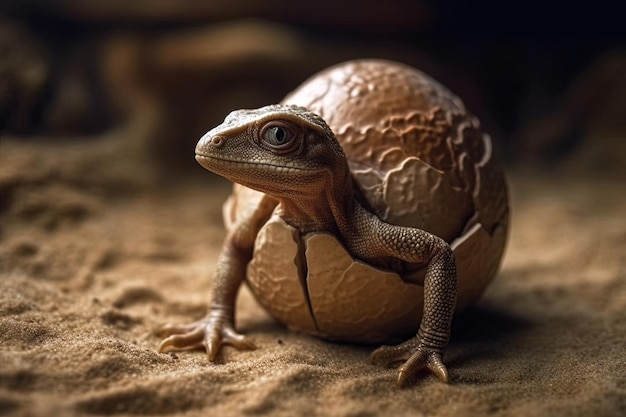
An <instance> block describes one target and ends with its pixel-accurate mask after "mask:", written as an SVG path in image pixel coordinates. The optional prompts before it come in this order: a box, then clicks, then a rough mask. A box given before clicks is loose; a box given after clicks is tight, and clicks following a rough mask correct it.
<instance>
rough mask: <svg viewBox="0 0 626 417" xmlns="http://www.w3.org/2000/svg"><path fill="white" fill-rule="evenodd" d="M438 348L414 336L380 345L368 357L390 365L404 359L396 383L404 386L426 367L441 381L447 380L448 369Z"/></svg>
mask: <svg viewBox="0 0 626 417" xmlns="http://www.w3.org/2000/svg"><path fill="white" fill-rule="evenodd" d="M441 354H442V352H441V351H440V350H439V349H433V348H429V347H427V346H424V345H423V344H422V343H420V342H419V339H418V338H417V337H414V338H412V339H410V340H407V341H406V342H404V343H402V344H400V345H397V346H381V347H379V348H378V349H376V350H375V351H374V352H372V355H371V357H370V359H371V361H372V363H373V364H375V365H386V366H389V365H392V364H394V363H397V362H402V361H404V364H403V365H402V366H401V367H400V372H399V373H398V380H397V383H398V385H399V386H401V387H402V386H405V385H406V384H407V382H408V381H409V380H410V379H411V378H412V377H413V376H414V375H415V374H417V373H418V372H419V371H421V370H423V369H428V370H429V371H430V372H432V373H433V374H435V375H436V376H437V378H439V379H440V380H441V381H443V382H446V383H447V382H448V380H449V376H448V369H447V368H446V366H445V365H444V364H443V361H442V359H441Z"/></svg>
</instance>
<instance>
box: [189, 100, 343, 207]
mask: <svg viewBox="0 0 626 417" xmlns="http://www.w3.org/2000/svg"><path fill="white" fill-rule="evenodd" d="M196 160H197V161H198V162H199V163H200V165H202V166H203V167H204V168H206V169H208V170H209V171H212V172H214V173H216V174H218V175H221V176H223V177H225V178H227V179H229V180H231V181H233V182H237V183H239V184H241V185H244V186H246V187H249V188H252V189H255V190H257V191H261V192H264V193H267V194H270V195H273V196H275V197H290V196H294V195H311V194H312V193H315V192H316V191H315V188H316V187H326V186H330V184H329V183H328V182H329V181H332V180H333V177H335V178H336V177H338V176H339V177H341V176H345V175H347V173H348V172H349V171H348V166H347V162H346V157H345V155H344V153H343V151H342V149H341V146H340V145H339V143H338V142H337V140H336V138H335V135H334V134H333V132H332V130H331V129H330V127H328V125H327V124H326V122H324V121H323V120H322V119H321V118H320V117H319V116H318V115H316V114H315V113H312V112H310V111H308V110H307V109H305V108H303V107H297V106H290V105H271V106H266V107H261V108H259V109H254V110H236V111H233V112H232V113H230V114H229V115H228V116H227V117H226V119H225V120H224V122H223V123H222V124H221V125H219V126H217V127H215V128H213V129H211V130H210V131H208V132H207V133H206V134H205V135H204V136H202V138H201V139H200V141H199V142H198V144H197V145H196Z"/></svg>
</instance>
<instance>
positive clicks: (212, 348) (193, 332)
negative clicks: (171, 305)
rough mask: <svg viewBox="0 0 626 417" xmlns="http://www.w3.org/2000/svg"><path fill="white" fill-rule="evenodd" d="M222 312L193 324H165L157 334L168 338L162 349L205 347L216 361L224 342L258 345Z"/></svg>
mask: <svg viewBox="0 0 626 417" xmlns="http://www.w3.org/2000/svg"><path fill="white" fill-rule="evenodd" d="M220 313H221V312H212V313H211V314H209V316H208V317H206V318H204V319H202V320H199V321H196V322H194V323H191V324H185V325H172V324H166V325H164V326H161V327H160V328H159V329H158V330H157V335H159V336H162V337H165V339H163V341H162V342H161V343H160V344H159V348H158V351H159V352H162V353H167V352H179V351H184V350H191V349H202V348H203V349H204V350H205V351H206V353H207V356H208V358H209V361H211V362H215V358H216V357H217V354H218V353H219V351H220V349H221V347H222V346H224V345H228V346H233V347H235V348H237V349H240V350H253V349H256V346H255V345H254V343H253V342H252V341H251V340H249V339H248V338H247V337H246V336H244V335H242V334H240V333H237V331H235V329H234V326H233V325H232V323H231V322H230V321H229V320H227V319H226V318H225V317H224V315H223V314H220Z"/></svg>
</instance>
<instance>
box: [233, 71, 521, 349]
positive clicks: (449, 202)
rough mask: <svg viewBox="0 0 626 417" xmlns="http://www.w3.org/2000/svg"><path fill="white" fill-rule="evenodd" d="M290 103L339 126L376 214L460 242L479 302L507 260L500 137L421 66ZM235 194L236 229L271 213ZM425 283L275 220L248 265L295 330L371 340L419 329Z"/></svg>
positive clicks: (461, 281)
mask: <svg viewBox="0 0 626 417" xmlns="http://www.w3.org/2000/svg"><path fill="white" fill-rule="evenodd" d="M283 104H295V105H300V106H304V107H307V108H308V109H309V110H311V111H314V112H315V113H317V114H319V115H320V116H321V117H322V118H323V119H324V120H325V121H326V122H327V123H328V125H329V126H330V127H331V129H332V130H333V132H334V133H335V135H336V137H337V139H338V140H339V142H340V144H341V146H342V148H343V149H344V152H345V154H346V157H347V159H348V163H349V165H350V169H351V172H352V175H353V178H354V180H355V187H356V189H357V195H359V196H360V197H359V198H360V200H361V201H364V203H365V204H366V205H367V206H369V208H370V209H371V210H372V211H373V212H375V213H376V214H377V215H378V216H379V217H381V218H382V219H383V220H385V221H387V222H389V223H393V224H397V225H403V226H410V227H416V228H420V229H423V230H427V231H429V232H431V233H433V234H435V235H437V236H439V237H441V238H443V239H444V240H446V241H447V242H448V243H449V244H450V245H451V247H452V249H453V250H454V253H455V256H456V262H457V275H458V296H457V308H462V307H464V306H466V305H468V304H470V303H472V302H473V301H475V300H476V299H477V298H479V297H480V295H481V294H482V293H483V291H484V289H485V288H486V287H487V285H488V284H489V282H490V281H491V280H492V279H493V277H494V275H495V274H496V272H497V270H498V267H499V264H500V260H501V258H502V255H503V252H504V247H505V242H506V238H507V232H508V215H509V210H508V194H507V187H506V183H505V179H504V175H503V172H502V170H501V169H500V168H499V167H498V166H497V164H496V163H495V161H494V158H493V154H492V148H491V140H490V138H489V136H487V135H486V134H484V133H483V132H482V131H481V129H480V124H479V122H478V120H477V119H476V118H475V117H474V116H472V115H471V114H469V113H468V112H467V111H466V110H465V107H464V106H463V103H462V102H461V101H460V100H459V99H458V98H457V97H456V96H455V95H453V94H452V93H451V92H450V91H448V90H447V89H446V88H445V87H443V86H442V85H440V84H439V83H438V82H437V81H435V80H433V79H432V78H430V77H428V76H427V75H425V74H423V73H421V72H420V71H418V70H416V69H414V68H411V67H408V66H405V65H402V64H398V63H394V62H390V61H382V60H360V61H351V62H347V63H343V64H340V65H337V66H335V67H331V68H329V69H326V70H324V71H322V72H320V73H318V74H317V75H315V76H313V77H312V78H311V79H309V80H308V81H306V82H304V83H303V84H302V85H301V86H300V87H298V89H296V90H295V91H294V92H292V93H291V94H290V95H288V96H287V97H286V98H285V99H284V100H283ZM235 191H236V192H235V197H234V198H233V199H231V200H233V201H231V202H230V203H228V204H227V206H228V207H227V209H225V212H230V213H231V217H232V218H233V220H231V221H235V220H234V218H235V217H236V216H234V215H233V214H232V213H236V212H237V210H244V209H245V210H261V211H263V210H271V208H262V207H260V206H261V205H262V204H264V203H263V201H264V200H263V199H262V198H261V197H259V196H258V195H256V194H254V195H252V197H254V198H252V199H251V200H250V201H251V203H250V204H246V203H245V202H240V201H239V200H240V199H243V200H246V199H250V197H251V196H248V195H246V194H245V193H244V192H241V193H237V189H236V190H235ZM257 204H258V205H259V207H257ZM235 209H236V210H235ZM229 210H230V211H229ZM227 226H228V222H227ZM410 269H411V268H410V267H409V268H408V269H407V270H410ZM420 274H421V275H420ZM403 278H404V280H403ZM421 279H423V271H421V272H420V271H418V272H416V273H415V274H414V275H411V276H403V277H402V276H400V275H398V274H397V273H396V272H393V271H385V270H382V269H379V268H375V267H373V266H371V265H368V264H365V263H363V262H361V261H359V260H357V259H354V258H353V257H352V256H351V255H350V254H349V253H348V252H347V251H346V249H345V248H344V246H343V245H342V244H341V243H340V242H339V241H338V240H337V239H336V238H335V236H333V235H331V234H328V233H312V234H308V235H306V236H300V234H299V231H297V230H296V229H294V228H293V227H291V226H289V225H287V224H286V223H285V222H284V221H282V220H281V219H280V218H278V217H276V216H274V217H272V218H271V219H270V221H269V222H268V223H267V224H265V226H264V227H263V229H262V230H261V232H260V233H259V235H258V236H257V240H256V243H255V248H254V255H253V260H252V261H251V263H250V264H249V268H248V284H249V286H250V288H251V289H252V292H253V293H254V294H255V295H256V297H257V299H258V300H259V302H260V304H261V305H263V306H264V307H265V308H266V309H267V310H268V311H269V312H270V313H271V314H272V315H273V316H274V317H275V318H277V319H278V320H279V321H282V322H283V323H285V324H287V325H288V326H289V327H290V328H292V329H295V330H300V331H304V332H307V333H310V334H315V335H318V336H321V337H325V338H328V339H333V340H345V341H353V342H366V343H378V342H384V341H389V339H392V338H394V336H402V335H403V334H404V333H415V332H416V331H417V329H418V326H419V322H420V320H421V315H422V309H423V288H422V287H421V286H420V285H417V284H415V283H416V282H417V283H419V282H420V280H421ZM408 281H410V282H412V283H409V282H408Z"/></svg>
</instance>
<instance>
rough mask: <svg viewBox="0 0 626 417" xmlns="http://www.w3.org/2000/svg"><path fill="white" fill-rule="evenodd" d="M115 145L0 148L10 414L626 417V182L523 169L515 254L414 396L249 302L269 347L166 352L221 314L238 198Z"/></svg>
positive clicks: (3, 144)
mask: <svg viewBox="0 0 626 417" xmlns="http://www.w3.org/2000/svg"><path fill="white" fill-rule="evenodd" d="M98 146H100V145H98V144H89V145H87V146H79V147H76V146H73V145H67V144H63V143H52V144H50V143H48V144H46V143H37V142H31V143H29V142H26V143H15V142H11V141H7V140H0V227H1V230H0V415H2V416H89V415H115V416H131V415H167V416H183V415H184V416H207V415H215V416H237V415H253V416H254V415H273V416H299V415H323V416H361V417H365V416H375V415H390V416H391V415H393V416H464V415H469V416H479V415H493V416H539V415H545V416H623V415H626V414H625V413H626V314H625V313H624V312H625V311H626V255H625V254H626V220H625V214H626V193H625V192H624V181H623V180H624V178H621V177H609V176H605V177H603V178H599V177H594V176H593V175H590V174H585V173H572V172H561V173H555V172H552V173H547V172H530V171H524V170H523V169H519V168H518V169H517V170H513V171H511V172H510V184H511V191H512V210H513V226H512V232H511V236H510V243H509V245H508V250H507V254H506V258H505V261H504V264H503V267H502V271H501V273H500V274H499V276H498V277H497V279H496V281H495V282H494V283H493V285H492V286H491V287H490V288H489V290H488V291H487V293H486V294H485V295H484V297H483V298H482V299H481V301H480V302H479V303H478V304H477V305H476V306H474V307H472V308H469V309H468V310H466V311H464V312H462V313H460V314H459V315H458V316H457V317H456V318H455V321H454V325H453V336H452V340H451V344H450V347H449V349H448V351H447V353H446V356H445V360H446V363H447V364H448V368H449V371H450V376H451V382H450V383H449V384H447V385H446V384H443V383H441V382H439V381H438V380H437V379H436V378H435V377H433V376H431V375H427V374H423V375H420V377H419V378H418V379H416V380H415V381H414V383H412V384H411V385H410V386H409V387H407V388H403V389H400V388H398V387H397V386H396V384H395V378H396V373H397V371H396V370H394V369H387V368H381V367H376V366H373V365H371V364H370V363H369V361H368V355H369V353H370V351H371V350H372V349H373V347H371V346H354V345H349V344H336V343H329V342H325V341H322V340H319V339H316V338H313V337H309V336H306V335H302V334H296V333H292V332H289V331H288V330H286V329H285V328H283V327H282V326H281V325H279V324H277V323H276V322H274V321H273V320H272V319H271V318H270V317H269V316H268V315H267V314H266V313H265V312H264V311H263V310H262V309H261V308H260V307H259V306H258V305H257V304H256V303H255V301H254V299H253V298H252V297H251V296H250V294H249V293H248V292H247V291H246V290H243V291H242V293H241V296H240V299H239V303H238V310H237V319H238V326H239V329H240V330H241V331H242V332H245V333H246V334H248V335H250V336H251V337H253V339H254V341H255V342H256V344H257V346H258V349H257V350H255V351H241V352H240V351H236V350H234V349H232V348H226V349H224V350H223V351H222V353H221V354H220V356H219V359H218V363H217V364H211V363H209V362H208V361H207V358H206V356H205V355H204V354H203V353H202V352H200V351H192V352H182V353H177V354H159V353H157V352H156V347H157V345H158V343H159V338H158V337H157V336H155V335H154V330H155V329H156V328H157V327H158V326H159V325H160V324H162V323H167V322H180V323H184V322H189V321H191V320H195V319H198V318H201V317H202V316H203V314H204V313H205V311H206V307H207V300H208V298H209V294H210V291H211V287H212V285H213V282H212V275H213V271H214V268H215V262H216V258H217V254H218V251H219V248H220V245H221V241H222V239H223V236H224V229H223V226H222V223H221V204H222V202H223V201H224V199H225V198H226V196H227V195H228V192H229V187H230V186H229V184H228V183H226V182H224V181H222V180H220V179H218V178H216V177H214V176H212V175H210V174H208V173H204V172H201V170H200V169H199V168H198V169H197V170H196V171H194V173H188V174H184V173H180V174H179V173H178V172H167V167H163V166H161V167H156V168H155V167H152V168H149V169H139V168H142V167H144V168H145V166H149V164H148V162H147V161H144V160H139V159H138V160H133V159H128V155H126V154H122V153H120V155H118V156H119V158H118V159H115V160H114V161H115V163H113V162H111V161H112V160H111V159H110V158H109V159H107V160H106V161H99V160H97V157H94V156H93V155H101V154H102V153H101V152H99V150H98V149H99V148H98ZM89 149H91V150H89ZM94 149H95V150H94ZM111 152H112V153H111V154H110V155H115V149H113V150H112V151H111ZM85 155H87V156H85ZM89 155H91V156H89ZM88 156H89V157H88ZM124 157H126V158H127V159H124ZM89 158H92V159H93V158H96V159H94V160H92V159H89ZM146 164H147V165H146ZM190 164H193V162H192V161H190ZM144 165H145V166H144ZM76 167H81V168H80V169H78V168H76ZM159 171H160V172H161V173H162V174H164V175H158V172H159ZM155 172H157V174H156V175H155Z"/></svg>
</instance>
